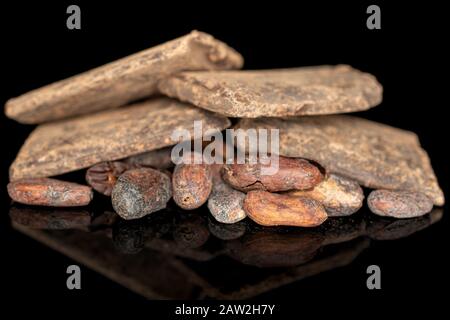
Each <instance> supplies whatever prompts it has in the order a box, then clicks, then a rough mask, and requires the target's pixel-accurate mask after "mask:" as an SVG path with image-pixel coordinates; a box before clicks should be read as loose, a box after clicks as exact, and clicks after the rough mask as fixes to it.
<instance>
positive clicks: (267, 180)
mask: <svg viewBox="0 0 450 320" xmlns="http://www.w3.org/2000/svg"><path fill="white" fill-rule="evenodd" d="M263 167H267V168H269V167H270V164H261V163H260V159H259V160H258V163H257V164H249V163H245V164H230V165H225V166H224V168H223V179H224V180H225V181H226V182H227V183H229V184H230V185H231V186H233V188H235V189H238V190H241V191H244V192H248V191H251V190H264V191H269V192H279V191H288V190H292V189H297V190H304V189H310V188H313V187H314V186H316V185H317V184H319V183H320V182H321V181H322V179H323V175H322V173H321V172H320V170H319V168H318V167H317V166H315V165H313V164H312V163H311V162H309V161H307V160H305V159H297V158H286V157H279V162H278V171H277V172H276V173H275V174H272V175H263V174H261V169H262V168H263Z"/></svg>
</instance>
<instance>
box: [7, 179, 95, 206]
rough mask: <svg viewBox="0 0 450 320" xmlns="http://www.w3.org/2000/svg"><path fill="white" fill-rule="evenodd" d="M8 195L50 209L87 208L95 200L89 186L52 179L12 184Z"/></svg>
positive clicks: (16, 199) (21, 181) (18, 181)
mask: <svg viewBox="0 0 450 320" xmlns="http://www.w3.org/2000/svg"><path fill="white" fill-rule="evenodd" d="M8 194H9V196H10V197H11V199H13V200H14V201H16V202H19V203H23V204H29V205H37V206H50V207H77V206H85V205H87V204H89V202H91V200H92V198H93V193H92V189H91V188H90V187H88V186H83V185H81V184H77V183H73V182H66V181H61V180H56V179H50V178H35V179H22V180H17V181H13V182H10V183H9V184H8Z"/></svg>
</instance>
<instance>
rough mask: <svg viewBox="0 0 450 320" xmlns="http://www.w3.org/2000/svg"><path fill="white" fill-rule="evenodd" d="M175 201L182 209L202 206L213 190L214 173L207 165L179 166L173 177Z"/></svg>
mask: <svg viewBox="0 0 450 320" xmlns="http://www.w3.org/2000/svg"><path fill="white" fill-rule="evenodd" d="M172 184H173V200H174V201H175V203H176V204H177V205H178V206H179V207H180V208H182V209H185V210H192V209H196V208H199V207H200V206H202V205H203V204H204V203H205V202H206V201H207V200H208V197H209V194H210V193H211V190H212V171H211V167H210V166H209V165H207V164H178V165H176V166H175V169H174V171H173V175H172Z"/></svg>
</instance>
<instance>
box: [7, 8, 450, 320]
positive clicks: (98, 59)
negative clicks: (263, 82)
mask: <svg viewBox="0 0 450 320" xmlns="http://www.w3.org/2000/svg"><path fill="white" fill-rule="evenodd" d="M92 2H93V1H91V2H88V1H73V2H66V1H58V2H55V3H53V4H50V3H47V4H45V3H43V2H41V1H40V2H38V3H37V2H32V3H22V2H21V3H15V4H7V5H6V4H4V3H2V4H1V19H0V23H1V29H0V30H1V43H2V48H1V60H0V61H1V62H2V71H1V75H2V78H3V81H2V85H1V90H0V94H1V98H0V102H1V103H2V104H3V103H4V102H5V101H6V100H7V99H8V98H10V97H13V96H17V95H20V94H22V93H24V92H26V91H28V90H31V89H34V88H37V87H40V86H42V85H45V84H48V83H51V82H53V81H56V80H60V79H63V78H66V77H68V76H71V75H74V74H77V73H79V72H82V71H85V70H88V69H90V68H92V67H96V66H98V65H101V64H104V63H107V62H110V61H112V60H115V59H117V58H121V57H123V56H126V55H128V54H131V53H134V52H136V51H139V50H142V49H145V48H148V47H151V46H154V45H157V44H159V43H162V42H164V41H167V40H170V39H173V38H176V37H178V36H181V35H184V34H186V33H188V32H189V31H190V30H192V29H198V30H201V31H205V32H208V33H211V34H212V35H214V36H215V37H216V38H218V39H220V40H223V41H225V42H226V43H228V44H229V45H230V46H232V47H234V48H235V49H236V50H238V51H239V52H240V53H242V55H243V56H244V57H245V68H247V69H262V68H280V67H298V66H306V65H318V64H338V63H345V64H350V65H352V66H353V67H356V68H358V69H361V70H363V71H366V72H370V73H372V74H374V75H375V76H376V77H377V78H378V80H379V81H380V82H381V83H382V84H383V86H384V100H383V103H382V104H381V105H380V106H378V107H376V108H374V109H372V110H370V111H367V112H364V113H361V116H364V117H367V118H370V119H374V120H377V121H380V122H384V123H387V124H390V125H393V126H396V127H400V128H404V129H408V130H411V131H414V132H416V133H417V134H418V135H419V137H420V140H421V143H422V145H423V147H424V148H425V149H426V150H427V151H428V153H429V155H430V158H431V160H432V164H433V167H434V168H435V171H436V174H437V176H438V179H439V182H440V184H441V187H442V188H443V189H444V192H445V193H446V194H447V195H448V192H447V191H448V190H449V188H448V180H449V179H448V178H449V165H448V164H449V158H448V155H447V153H448V151H447V150H448V143H447V139H448V117H447V113H446V111H447V108H448V94H447V93H448V90H449V89H448V71H449V70H448V62H447V61H448V60H446V59H448V51H447V50H446V49H445V42H448V38H449V36H448V33H447V32H446V30H445V28H446V21H448V19H446V17H445V10H444V9H443V8H441V7H439V6H438V5H436V4H434V5H433V4H431V3H430V2H425V3H422V4H420V5H414V4H412V3H409V2H407V3H403V4H401V3H398V4H397V6H394V5H393V3H392V2H393V1H391V3H384V2H377V1H374V2H360V3H356V2H355V3H349V2H347V1H346V2H342V3H336V2H330V3H316V2H314V3H315V4H314V5H313V4H306V3H304V2H303V1H302V2H299V1H289V2H287V1H286V2H284V1H272V2H267V3H263V2H261V3H260V2H256V1H252V2H250V1H249V2H244V1H209V2H199V1H195V3H194V1H192V2H193V3H188V2H186V1H184V2H180V3H176V2H165V3H164V4H160V3H159V4H158V3H157V2H156V1H147V2H145V3H144V1H136V2H133V1H123V2H120V3H117V4H113V3H110V2H104V3H100V2H96V5H94V4H93V3H92ZM75 3H76V4H79V5H80V7H81V20H82V29H81V30H68V29H67V28H66V18H67V14H66V13H65V12H66V8H67V6H68V5H70V4H75ZM373 3H375V4H378V5H380V7H381V14H382V17H381V18H382V29H381V30H368V29H367V28H366V19H367V16H368V15H367V14H366V8H367V6H368V5H369V4H373ZM0 120H1V122H0V130H1V132H0V139H1V146H2V147H1V157H0V161H1V173H0V174H1V185H2V187H1V190H2V193H1V195H2V198H1V212H0V213H1V215H0V221H1V225H0V229H1V230H0V248H1V251H0V252H1V258H0V290H1V291H2V292H1V295H2V296H3V298H2V303H6V304H7V303H9V302H8V301H16V302H17V301H21V303H22V304H24V305H26V304H27V303H28V302H31V301H40V300H44V301H46V303H48V304H50V305H51V304H53V303H56V301H62V302H66V303H72V302H73V301H76V302H93V301H102V300H104V301H115V300H118V301H120V303H121V305H128V304H129V303H133V304H135V303H137V302H145V301H144V299H142V298H140V297H138V296H135V295H134V294H132V293H129V292H128V291H126V290H124V289H122V288H121V287H120V286H118V285H116V284H114V283H112V282H111V281H109V280H107V279H105V278H103V277H101V276H99V275H97V274H96V273H94V272H91V271H89V270H84V273H83V284H84V287H83V290H81V291H78V292H74V291H69V290H67V289H66V287H65V280H66V274H65V268H66V267H67V265H69V264H70V263H71V261H70V259H68V258H65V257H63V256H62V255H60V254H57V253H55V252H53V251H51V250H50V249H47V248H45V247H44V246H42V245H40V244H38V243H37V242H34V241H32V240H30V239H28V238H26V237H25V236H22V235H20V234H18V233H16V232H13V231H12V230H11V229H10V228H9V225H8V224H9V219H8V215H7V213H8V206H9V199H8V197H7V195H6V194H5V186H6V183H7V168H8V166H9V164H10V163H11V162H12V161H13V159H14V157H15V154H16V153H17V151H18V149H19V148H20V146H21V144H22V142H23V141H24V139H25V138H26V136H27V135H28V133H29V132H30V131H31V130H32V128H33V127H32V126H23V125H19V124H17V123H15V122H14V121H11V120H8V119H6V118H5V117H4V115H3V114H2V115H0ZM446 211H447V210H446ZM446 214H448V212H445V214H444V218H443V220H442V221H441V222H439V223H438V224H436V225H435V226H433V227H431V228H428V229H426V230H424V231H422V232H420V233H418V234H415V235H413V236H411V237H409V238H407V239H403V240H398V241H393V242H377V243H376V244H375V245H373V246H372V247H371V248H370V249H369V250H367V251H365V252H364V253H363V254H362V255H361V256H360V257H359V258H358V259H357V260H356V261H355V263H353V264H352V265H350V266H348V267H346V268H342V269H338V270H335V271H331V272H328V273H326V274H323V275H321V276H318V277H314V278H311V279H307V280H304V281H301V282H299V283H295V284H293V285H289V286H287V287H285V288H283V289H280V290H276V291H273V292H272V293H270V294H267V295H265V296H264V297H263V298H264V299H265V300H266V301H268V300H270V301H272V300H274V301H278V303H280V306H281V307H280V310H281V311H280V312H282V313H287V312H290V311H294V310H296V308H297V309H299V311H297V312H298V314H301V310H300V309H301V308H304V309H305V310H306V309H307V310H309V311H314V312H316V313H318V314H321V315H323V313H328V312H330V313H331V314H336V313H339V314H344V315H348V316H351V315H354V316H358V315H359V316H364V314H361V313H360V312H359V311H358V312H356V308H355V307H356V306H363V307H364V308H365V309H366V311H365V312H366V313H374V312H379V313H380V314H383V312H384V311H383V310H385V309H384V308H386V309H387V308H388V307H392V306H396V308H397V310H398V311H399V312H401V313H403V312H406V311H407V310H409V311H413V312H414V313H415V312H417V311H419V310H425V311H427V312H432V311H435V310H437V308H439V307H441V306H442V305H441V298H444V297H445V290H446V289H447V288H448V284H449V281H448V280H449V277H448V275H447V273H448V272H450V268H449V264H448V259H447V253H448V249H447V242H448V237H447V232H448V231H447V228H448V217H447V216H446ZM370 264H377V265H379V266H380V267H381V269H382V287H383V288H382V290H380V291H369V290H367V288H366V286H365V280H366V274H365V270H366V269H365V268H366V267H367V266H368V265H370ZM5 297H6V300H5ZM58 303H59V302H58ZM325 306H329V307H326V308H325ZM386 314H388V311H387V310H386ZM296 317H297V316H296Z"/></svg>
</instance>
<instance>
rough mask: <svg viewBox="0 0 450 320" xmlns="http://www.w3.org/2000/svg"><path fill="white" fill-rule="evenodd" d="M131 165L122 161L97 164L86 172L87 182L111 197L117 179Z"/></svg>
mask: <svg viewBox="0 0 450 320" xmlns="http://www.w3.org/2000/svg"><path fill="white" fill-rule="evenodd" d="M128 167H129V165H127V164H126V163H124V162H120V161H107V162H101V163H97V164H96V165H94V166H92V167H90V168H89V169H88V170H87V171H86V182H87V183H88V184H89V185H90V186H91V187H92V188H93V189H94V190H95V191H97V192H99V193H101V194H104V195H105V196H110V195H111V191H112V189H113V187H114V185H115V184H116V181H117V178H118V177H119V176H120V175H121V174H122V173H124V172H125V171H126V170H127V169H128Z"/></svg>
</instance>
